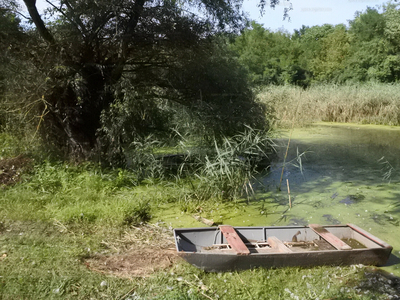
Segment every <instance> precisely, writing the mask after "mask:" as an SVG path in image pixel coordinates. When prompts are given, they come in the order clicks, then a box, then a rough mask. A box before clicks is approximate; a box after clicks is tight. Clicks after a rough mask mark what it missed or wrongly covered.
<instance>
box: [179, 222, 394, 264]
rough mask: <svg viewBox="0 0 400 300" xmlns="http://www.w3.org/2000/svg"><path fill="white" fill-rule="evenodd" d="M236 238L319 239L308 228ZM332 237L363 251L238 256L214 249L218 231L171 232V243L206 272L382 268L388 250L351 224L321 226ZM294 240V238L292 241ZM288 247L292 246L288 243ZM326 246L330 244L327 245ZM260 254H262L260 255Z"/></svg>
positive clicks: (250, 231) (247, 232)
mask: <svg viewBox="0 0 400 300" xmlns="http://www.w3.org/2000/svg"><path fill="white" fill-rule="evenodd" d="M234 228H235V230H236V232H237V233H238V235H239V236H240V238H241V239H242V240H243V241H244V242H245V243H247V245H250V244H251V245H253V244H254V243H253V244H252V242H253V241H255V240H257V241H258V243H263V242H265V243H266V241H267V240H268V237H269V236H272V235H274V236H277V237H278V238H280V239H281V240H282V241H284V242H285V243H286V244H287V243H291V242H292V240H293V239H294V236H295V235H296V232H297V233H298V232H300V234H299V235H298V236H299V241H300V242H303V241H304V242H310V241H313V240H321V239H322V238H321V237H320V236H319V235H318V234H315V232H313V231H312V230H311V229H310V228H309V227H298V226H293V227H285V226H281V227H234ZM325 228H327V229H328V230H330V231H332V232H333V233H334V234H335V236H339V238H343V239H347V238H352V239H355V240H357V241H359V242H360V243H362V245H363V248H351V250H337V249H335V248H333V247H331V249H328V250H318V249H313V250H309V249H301V248H299V249H295V248H292V249H293V250H291V251H292V252H289V253H288V252H283V253H281V252H274V251H275V250H273V249H270V248H265V249H262V248H251V251H250V253H249V255H238V253H236V252H235V251H234V250H233V249H222V250H220V249H216V248H221V247H220V246H218V247H215V246H214V245H224V243H226V240H225V238H224V236H223V234H221V233H220V230H219V229H218V228H193V229H175V231H174V234H175V240H176V246H177V250H178V253H179V255H180V256H181V257H182V258H183V259H185V260H186V261H187V262H189V263H190V264H192V265H194V266H196V267H198V268H200V269H203V270H205V271H208V272H223V271H234V270H244V269H251V268H258V267H265V268H278V267H293V266H298V267H310V266H321V265H351V264H364V265H378V266H379V265H384V264H385V263H386V262H387V260H388V258H389V256H390V253H391V251H392V247H391V246H390V245H388V244H386V243H385V242H383V241H381V240H379V239H378V238H376V237H374V236H372V235H371V234H369V233H368V232H366V231H364V230H362V229H361V228H359V227H357V226H355V225H351V224H348V225H339V226H325ZM296 239H297V238H296ZM292 244H294V243H293V242H292ZM329 246H330V245H329ZM263 251H264V252H265V253H263Z"/></svg>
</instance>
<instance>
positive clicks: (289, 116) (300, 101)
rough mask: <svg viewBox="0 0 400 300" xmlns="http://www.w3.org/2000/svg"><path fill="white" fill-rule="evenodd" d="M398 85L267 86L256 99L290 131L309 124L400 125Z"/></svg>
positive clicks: (276, 120)
mask: <svg viewBox="0 0 400 300" xmlns="http://www.w3.org/2000/svg"><path fill="white" fill-rule="evenodd" d="M399 94H400V85H399V84H378V83H376V84H373V83H369V84H365V85H343V86H340V85H333V84H330V85H329V84H327V85H317V86H312V87H310V88H309V89H307V90H304V89H302V88H299V87H295V86H269V87H265V88H263V89H261V90H260V92H259V93H258V98H259V99H260V101H261V102H263V103H266V104H267V105H268V106H270V107H271V108H272V110H273V111H274V114H275V118H276V119H275V125H276V126H278V127H291V126H292V122H293V119H295V125H296V126H303V125H307V124H309V123H312V122H321V121H327V122H346V123H349V122H351V123H361V124H377V125H391V126H399V125H400V98H399V97H398V95H399Z"/></svg>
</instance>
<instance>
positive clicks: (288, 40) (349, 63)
mask: <svg viewBox="0 0 400 300" xmlns="http://www.w3.org/2000/svg"><path fill="white" fill-rule="evenodd" d="M399 8H400V4H394V3H388V4H386V5H383V6H382V8H380V9H376V8H367V9H366V10H365V11H364V12H357V13H356V14H355V18H354V19H353V20H351V21H350V22H349V26H345V25H344V24H340V25H336V26H334V25H329V24H325V25H322V26H313V27H307V26H304V25H303V27H302V28H301V29H299V30H295V31H294V33H293V34H289V33H287V32H281V31H277V32H273V31H270V30H268V29H265V28H263V26H262V25H260V24H257V23H256V22H253V23H252V24H251V28H249V29H246V30H244V31H243V32H242V34H241V35H240V36H238V37H237V38H236V39H235V40H234V41H233V43H232V45H231V46H232V49H233V50H234V51H235V52H236V54H237V55H238V58H239V60H240V62H241V63H242V64H243V65H245V66H246V67H247V68H248V70H249V72H250V74H251V77H252V80H253V82H254V83H255V84H295V85H300V86H303V87H307V86H309V85H310V84H314V83H328V82H329V83H355V82H367V81H375V82H396V81H398V80H399V78H400V10H399Z"/></svg>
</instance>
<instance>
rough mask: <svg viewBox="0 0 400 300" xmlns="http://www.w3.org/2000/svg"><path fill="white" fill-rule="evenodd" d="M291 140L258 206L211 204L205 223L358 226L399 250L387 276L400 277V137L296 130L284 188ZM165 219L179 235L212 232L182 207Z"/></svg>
mask: <svg viewBox="0 0 400 300" xmlns="http://www.w3.org/2000/svg"><path fill="white" fill-rule="evenodd" d="M289 134H290V132H289V131H286V132H282V138H280V139H277V140H276V143H277V144H278V147H277V150H278V155H277V157H276V159H275V160H274V162H273V164H272V166H271V169H270V171H269V173H268V174H265V176H263V177H262V178H260V180H261V182H262V186H261V185H260V186H258V192H257V196H256V198H257V199H255V200H253V201H251V203H250V205H247V202H246V201H243V202H238V203H229V204H218V205H217V204H213V205H208V206H207V205H206V204H205V207H204V208H201V211H200V213H201V214H202V216H203V217H205V218H209V219H213V220H214V222H216V223H217V224H230V225H234V226H260V225H261V226H269V225H277V226H282V225H307V224H310V223H317V224H321V225H329V224H346V223H353V224H356V225H358V226H360V227H361V228H363V229H365V230H367V231H369V232H371V233H372V234H373V235H375V236H377V237H379V238H380V239H382V240H384V241H385V242H387V243H389V244H390V245H392V246H393V248H394V249H393V252H392V253H393V254H394V255H393V256H392V257H391V258H390V260H389V263H388V266H385V267H384V269H385V270H387V271H389V272H392V273H394V274H395V275H397V276H400V129H399V128H395V127H388V126H370V125H352V124H350V125H349V124H343V125H341V124H329V123H324V124H316V125H313V126H311V127H308V128H301V129H300V128H299V129H294V130H293V133H292V140H291V142H290V148H289V152H288V158H287V160H286V165H285V168H284V172H283V177H282V182H281V184H280V178H281V172H282V167H283V161H284V155H285V152H286V146H287V143H288V137H289ZM287 182H289V187H290V198H291V202H292V207H291V208H290V207H289V194H288V188H287ZM279 186H280V189H279ZM157 218H159V219H161V220H163V221H164V222H166V223H167V224H170V226H172V227H201V226H205V225H204V224H202V223H199V222H198V221H196V220H195V219H194V218H193V217H192V216H191V214H188V213H182V212H181V211H180V209H179V207H175V208H172V207H171V206H165V207H164V210H163V211H162V213H161V214H160V215H159V216H157Z"/></svg>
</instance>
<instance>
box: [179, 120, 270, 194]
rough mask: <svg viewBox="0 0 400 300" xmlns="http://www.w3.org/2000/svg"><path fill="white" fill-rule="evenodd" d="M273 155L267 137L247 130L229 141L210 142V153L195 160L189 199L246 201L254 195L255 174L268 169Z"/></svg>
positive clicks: (265, 134)
mask: <svg viewBox="0 0 400 300" xmlns="http://www.w3.org/2000/svg"><path fill="white" fill-rule="evenodd" d="M273 152H274V144H273V142H272V140H271V138H270V133H269V132H265V131H260V130H255V129H252V128H250V127H247V129H246V130H245V131H244V132H242V133H239V134H237V135H235V136H233V137H232V138H227V137H225V138H223V139H222V142H221V143H217V141H214V147H213V148H212V149H208V152H207V153H206V154H205V155H204V156H203V155H198V156H197V158H196V159H197V162H196V165H197V166H198V167H197V169H196V170H195V171H194V176H195V179H196V180H195V181H192V182H191V185H190V187H191V189H189V190H190V193H191V198H195V199H196V200H208V199H211V198H214V199H227V200H237V199H238V198H241V197H246V198H247V199H249V198H250V197H252V195H253V194H254V190H253V184H254V182H255V180H256V174H257V173H258V172H259V171H262V170H263V169H265V168H266V167H267V166H268V164H269V160H270V156H271V154H272V153H273ZM181 169H184V167H183V166H182V168H181ZM185 197H188V195H187V194H186V195H185Z"/></svg>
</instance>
